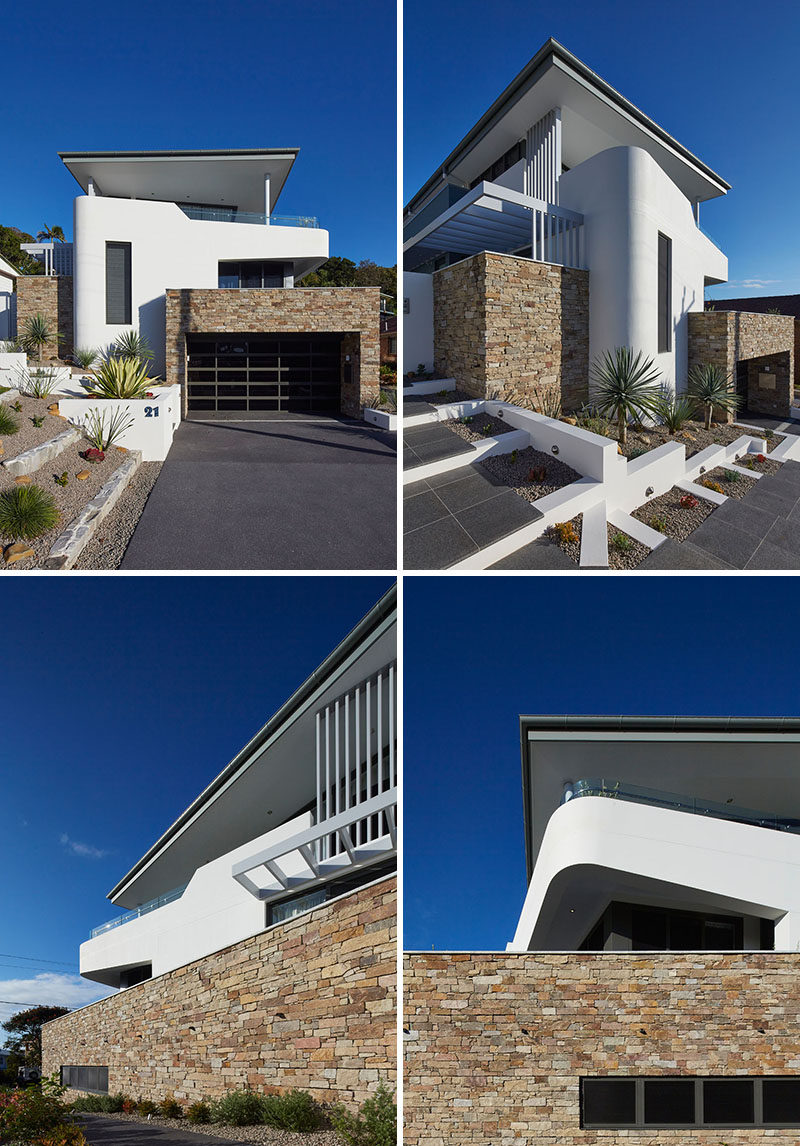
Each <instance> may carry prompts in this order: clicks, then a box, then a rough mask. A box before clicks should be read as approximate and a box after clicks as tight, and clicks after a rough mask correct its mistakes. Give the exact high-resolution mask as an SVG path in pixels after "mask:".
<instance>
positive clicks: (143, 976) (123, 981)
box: [119, 963, 153, 987]
mask: <svg viewBox="0 0 800 1146" xmlns="http://www.w3.org/2000/svg"><path fill="white" fill-rule="evenodd" d="M152 977H153V967H152V964H150V963H142V965H141V966H140V967H129V968H128V970H127V971H120V974H119V985H120V987H135V986H136V984H137V983H144V982H145V981H146V980H147V979H152Z"/></svg>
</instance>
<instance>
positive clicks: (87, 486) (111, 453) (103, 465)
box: [0, 422, 128, 572]
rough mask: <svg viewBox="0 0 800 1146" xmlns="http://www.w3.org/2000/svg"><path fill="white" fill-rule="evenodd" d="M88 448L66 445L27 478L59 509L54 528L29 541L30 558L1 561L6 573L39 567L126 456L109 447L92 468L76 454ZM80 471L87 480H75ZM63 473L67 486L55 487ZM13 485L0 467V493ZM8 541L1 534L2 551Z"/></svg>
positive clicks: (0, 544) (77, 444)
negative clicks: (83, 471) (49, 495)
mask: <svg viewBox="0 0 800 1146" xmlns="http://www.w3.org/2000/svg"><path fill="white" fill-rule="evenodd" d="M58 425H59V426H60V427H61V428H62V430H63V428H64V427H65V425H66V423H65V422H58ZM88 445H89V443H88V442H85V441H82V442H76V443H75V444H74V445H72V446H68V447H67V449H66V450H64V452H63V453H61V454H59V455H58V457H57V458H54V459H53V460H52V461H51V462H49V463H46V464H45V465H43V466H42V467H41V469H39V470H37V471H36V473H34V474H31V475H30V477H31V481H30V484H31V485H38V486H41V487H42V489H44V490H46V491H47V492H48V493H50V494H52V496H53V500H54V501H55V503H56V506H57V507H58V510H59V519H58V523H57V524H56V525H54V526H53V528H52V529H49V530H48V531H47V533H44V534H42V536H41V537H37V539H36V540H35V541H31V542H30V547H31V549H33V551H34V556H33V557H27V558H25V560H24V561H18V562H17V563H16V564H15V565H6V563H5V561H3V560H2V559H0V569H2V570H4V571H8V572H16V571H17V570H20V571H22V570H25V569H36V568H38V566H39V562H40V561H42V560H44V558H45V557H47V555H48V553H49V552H50V549H51V548H52V546H53V544H54V542H55V540H56V538H57V537H58V536H59V535H60V534H61V533H63V532H64V530H65V529H66V528H67V526H68V525H69V524H70V522H71V521H73V519H74V518H76V517H77V516H78V514H79V513H80V511H81V510H82V509H83V507H84V506H85V505H86V503H87V502H89V501H91V500H92V498H93V497H94V496H95V494H96V493H97V492H98V490H99V489H100V487H101V486H102V485H105V483H106V482H107V481H108V479H109V478H110V477H111V475H112V474H113V473H114V471H115V470H116V469H118V468H119V467H120V466H121V465H122V463H123V462H124V461H125V459H126V457H127V456H128V452H127V451H126V450H121V449H117V448H115V447H112V448H111V449H110V450H108V451H107V452H106V457H105V461H102V462H99V463H97V464H95V465H92V464H91V463H87V462H86V461H85V460H84V459H83V458H82V457H81V456H80V453H79V452H78V451H79V450H80V451H83V450H85V449H86V448H88ZM82 470H88V471H89V477H88V478H87V479H86V480H85V481H78V480H77V479H76V476H75V475H76V474H78V473H80V472H81V471H82ZM65 471H66V474H67V478H68V484H67V485H66V486H60V485H56V483H55V481H54V478H55V477H56V476H61V474H63V473H64V472H65ZM16 484H17V483H16V482H15V481H14V478H13V477H12V476H11V474H7V473H6V472H5V471H4V470H3V469H2V468H0V493H3V492H5V490H8V489H13V488H14V486H15V485H16ZM26 484H27V483H26ZM11 540H12V539H11V538H10V537H3V536H2V535H0V546H2V547H3V548H5V546H6V545H8V544H9V543H10V542H11Z"/></svg>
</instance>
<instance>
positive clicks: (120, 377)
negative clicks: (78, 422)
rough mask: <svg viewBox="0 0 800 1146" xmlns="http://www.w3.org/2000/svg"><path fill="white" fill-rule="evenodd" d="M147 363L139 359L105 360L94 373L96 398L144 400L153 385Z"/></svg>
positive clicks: (92, 390) (93, 390)
mask: <svg viewBox="0 0 800 1146" xmlns="http://www.w3.org/2000/svg"><path fill="white" fill-rule="evenodd" d="M147 371H148V366H147V363H146V362H140V361H139V359H138V358H113V357H109V358H104V359H103V361H102V362H101V363H100V365H99V366H97V367H96V368H95V369H94V371H93V372H92V381H91V384H90V386H89V394H90V395H91V396H92V397H94V398H144V396H145V394H146V393H147V392H148V390H149V389H150V387H151V386H152V384H153V380H152V378H151V377H150V376H149V374H148V372H147Z"/></svg>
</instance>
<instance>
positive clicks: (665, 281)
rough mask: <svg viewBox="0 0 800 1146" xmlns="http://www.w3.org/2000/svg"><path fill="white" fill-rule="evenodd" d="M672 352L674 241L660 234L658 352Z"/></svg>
mask: <svg viewBox="0 0 800 1146" xmlns="http://www.w3.org/2000/svg"><path fill="white" fill-rule="evenodd" d="M665 350H672V239H669V238H667V236H666V235H662V234H661V232H660V231H659V233H658V352H659V354H661V353H662V352H663V351H665Z"/></svg>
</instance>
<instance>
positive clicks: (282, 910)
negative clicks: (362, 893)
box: [267, 859, 397, 926]
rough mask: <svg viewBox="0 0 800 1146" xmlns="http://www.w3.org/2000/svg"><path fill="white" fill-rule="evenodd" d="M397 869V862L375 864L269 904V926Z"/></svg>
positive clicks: (389, 861)
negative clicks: (353, 873)
mask: <svg viewBox="0 0 800 1146" xmlns="http://www.w3.org/2000/svg"><path fill="white" fill-rule="evenodd" d="M396 867H397V864H396V861H395V860H393V859H392V860H387V861H386V862H385V863H379V864H375V866H374V867H366V868H362V869H361V871H359V872H356V874H355V875H348V876H343V877H342V878H341V879H334V880H331V881H330V883H326V884H323V886H322V887H316V888H314V889H313V890H311V891H304V892H303V891H301V892H300V894H299V895H293V896H290V897H288V898H286V899H282V900H281V901H280V903H269V904H267V926H269V925H270V924H272V923H282V922H283V920H285V919H291V918H292V917H293V916H295V915H300V914H301V913H302V912H304V911H310V910H311V908H312V907H318V906H319V905H320V904H321V903H326V902H327V900H329V899H334V898H335V897H336V896H337V895H344V894H345V892H347V891H354V890H355V889H356V888H357V887H360V886H361V885H362V884H365V883H372V881H373V880H376V879H380V878H381V876H384V875H389V874H391V872H393V871H394V870H395V869H396Z"/></svg>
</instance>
